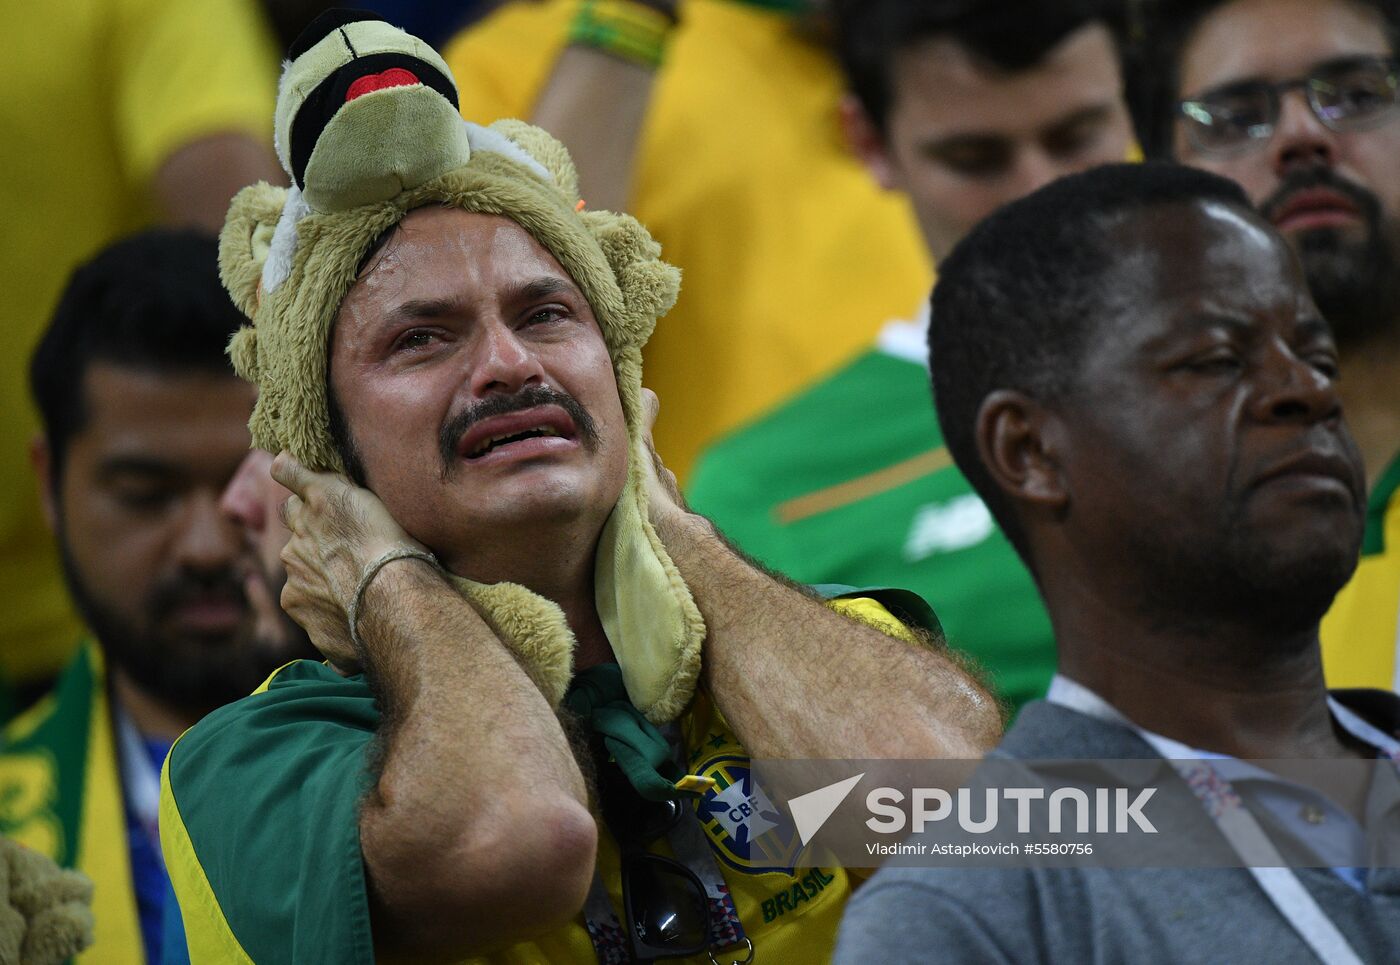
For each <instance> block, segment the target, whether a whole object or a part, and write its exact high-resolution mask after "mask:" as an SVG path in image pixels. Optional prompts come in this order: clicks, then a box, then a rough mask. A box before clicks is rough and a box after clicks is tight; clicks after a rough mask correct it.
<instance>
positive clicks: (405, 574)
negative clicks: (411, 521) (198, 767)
mask: <svg viewBox="0 0 1400 965" xmlns="http://www.w3.org/2000/svg"><path fill="white" fill-rule="evenodd" d="M273 475H274V477H275V478H276V479H277V480H278V481H279V482H281V483H282V484H283V485H284V486H286V487H287V488H288V489H290V490H292V491H293V493H295V494H296V495H295V496H293V497H292V499H290V500H289V501H288V508H287V510H286V512H285V515H286V517H287V522H288V524H289V528H290V529H291V530H292V534H293V535H292V539H291V541H290V542H289V543H288V544H287V548H286V550H284V552H283V560H284V561H285V562H286V564H287V570H288V581H287V587H286V589H285V591H284V593H283V597H282V599H283V605H284V607H285V608H286V609H287V612H288V613H290V614H291V615H292V616H293V617H295V618H296V619H297V621H298V622H299V623H301V624H302V626H304V627H306V629H307V631H308V632H309V633H311V635H312V639H313V641H314V642H315V643H316V644H317V646H318V647H319V648H320V649H321V650H322V652H323V653H325V654H326V655H327V657H329V658H330V659H331V661H332V663H333V664H335V665H336V666H337V667H341V668H344V669H346V670H349V669H354V666H353V665H354V664H359V665H361V666H363V668H364V671H365V674H366V676H367V677H368V678H369V680H370V681H371V684H372V686H373V687H374V690H375V694H376V697H377V700H378V703H379V706H380V711H381V714H382V721H383V723H382V724H381V727H380V730H379V733H378V735H377V741H378V753H377V755H375V756H376V758H377V760H378V762H379V766H378V767H377V769H376V770H377V773H376V774H375V775H374V778H375V780H374V783H373V786H372V787H371V789H370V791H369V792H368V793H367V794H366V796H365V798H364V800H363V803H362V805H361V808H360V816H359V820H360V849H361V852H362V854H363V857H364V864H365V869H366V872H367V877H368V887H369V892H370V895H369V898H370V908H371V915H372V922H373V931H374V938H375V947H376V950H377V951H378V952H381V953H383V954H386V955H394V956H397V955H407V956H411V957H413V958H414V960H418V961H426V960H443V961H456V960H460V959H462V958H465V957H469V956H471V955H474V954H480V953H481V952H483V951H487V950H490V949H491V948H494V947H499V946H501V945H504V944H508V943H510V942H512V941H517V940H520V939H523V938H527V937H529V936H531V935H535V934H539V933H541V932H544V931H548V930H549V929H550V928H552V927H554V926H556V925H558V924H562V923H563V922H565V921H567V920H569V919H570V918H572V917H574V916H575V915H576V914H577V913H578V911H579V909H580V908H581V907H582V905H583V899H584V896H585V895H586V894H587V890H588V886H589V883H590V881H591V879H592V874H593V862H594V854H595V851H596V845H597V829H596V825H595V823H594V820H593V818H592V815H591V814H590V812H589V809H588V792H587V787H586V785H585V782H584V780H583V777H582V775H581V773H580V771H579V768H578V765H577V763H576V762H575V760H574V758H573V755H572V753H571V752H570V749H569V745H568V741H567V739H566V737H565V735H564V732H563V729H562V727H561V726H560V724H559V721H558V719H557V718H556V716H555V714H554V712H553V710H552V709H551V708H550V706H549V704H548V703H547V702H546V700H545V698H544V696H543V695H542V694H541V693H540V691H539V690H538V689H537V688H536V687H535V685H534V684H533V683H532V682H531V681H530V679H529V677H528V676H527V675H526V674H525V672H524V670H522V669H521V667H520V666H519V664H517V663H516V660H515V658H514V657H513V656H512V654H511V653H510V651H509V650H507V649H506V647H505V645H504V644H502V643H501V641H500V640H499V639H498V638H497V636H496V635H495V633H494V632H493V631H492V630H491V629H490V627H489V626H488V625H487V624H486V623H485V621H483V620H482V618H481V617H480V616H479V615H478V614H477V612H476V611H475V610H474V609H473V608H472V607H471V606H470V605H469V604H468V603H467V602H466V601H465V600H464V599H463V598H462V597H461V596H460V595H459V594H458V593H457V592H456V590H455V589H454V588H453V587H452V586H450V585H449V584H448V583H447V581H446V580H445V579H444V578H443V577H442V576H441V574H440V573H439V571H437V570H436V569H435V568H433V567H432V566H431V565H430V564H428V563H426V562H423V561H421V560H415V559H403V560H397V561H394V562H391V563H389V564H387V565H385V566H384V567H383V568H382V569H381V570H379V572H378V573H377V575H375V576H373V578H372V579H371V580H370V581H369V583H368V585H367V587H366V590H365V595H364V598H363V602H362V604H361V607H360V610H359V614H360V616H359V620H358V630H359V637H360V640H359V644H358V646H356V645H352V644H351V643H350V641H349V639H348V633H347V622H346V613H347V611H348V609H349V605H350V602H351V600H352V598H353V594H354V593H355V590H356V587H357V586H358V584H359V582H360V580H361V579H362V577H363V575H364V574H365V572H366V567H367V566H368V565H369V564H370V563H371V562H372V561H375V560H377V559H379V558H380V557H381V555H382V554H384V553H385V552H387V551H389V550H391V549H394V548H397V547H405V546H409V547H416V546H417V544H415V543H414V542H413V540H412V539H411V538H410V537H409V536H408V535H407V534H406V533H404V532H403V531H402V530H401V529H400V528H399V527H398V524H397V523H395V522H394V521H393V519H392V518H391V517H390V516H389V514H388V512H387V510H385V509H384V507H383V505H382V504H381V503H380V502H379V501H378V499H376V498H375V497H374V495H373V494H372V493H370V492H368V491H367V490H364V489H359V488H357V487H355V486H353V485H351V484H350V483H349V482H348V481H347V480H345V479H344V478H343V477H340V476H334V475H330V474H325V473H312V472H310V471H308V470H306V469H305V468H303V467H301V466H300V465H299V464H297V463H296V462H295V460H293V459H291V457H290V456H288V455H286V454H283V455H282V456H279V457H278V459H277V461H276V462H275V463H274V465H273ZM419 548H421V547H419ZM347 778H348V776H347Z"/></svg>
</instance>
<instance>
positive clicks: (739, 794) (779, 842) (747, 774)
mask: <svg viewBox="0 0 1400 965" xmlns="http://www.w3.org/2000/svg"><path fill="white" fill-rule="evenodd" d="M695 773H697V774H700V775H701V776H703V777H708V778H711V779H712V780H713V781H714V782H715V783H714V787H713V788H711V789H710V790H709V791H707V792H706V793H705V796H704V797H703V798H701V799H700V800H699V801H698V802H697V804H696V810H697V811H698V813H699V816H700V825H701V827H703V828H704V829H705V833H706V834H707V835H709V838H710V844H711V845H712V846H713V848H714V850H715V851H716V852H717V853H718V854H719V856H720V858H721V859H722V860H723V861H724V863H725V864H727V865H729V866H730V867H731V868H734V869H735V870H737V871H742V872H744V873H746V874H761V873H764V872H769V871H777V872H781V873H783V874H792V871H793V867H794V863H795V859H796V857H797V854H798V852H799V851H801V850H802V842H801V841H800V840H799V838H798V836H797V829H796V828H795V827H794V826H793V824H792V821H791V819H789V818H788V817H787V816H786V815H784V814H782V813H781V812H780V811H779V810H778V808H777V807H775V806H774V805H773V802H772V801H770V800H769V799H768V796H767V795H766V794H764V793H763V789H762V788H761V787H759V786H758V784H757V783H756V782H755V781H754V779H753V773H752V771H751V768H750V762H749V759H748V758H747V757H744V756H742V755H738V754H722V755H717V756H714V757H710V758H708V759H706V760H705V761H704V763H702V764H700V765H699V766H698V767H697V768H696V769H695ZM760 835H762V836H763V843H762V847H755V846H754V839H755V838H757V837H759V836H760Z"/></svg>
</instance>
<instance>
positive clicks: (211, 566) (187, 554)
mask: <svg viewBox="0 0 1400 965" xmlns="http://www.w3.org/2000/svg"><path fill="white" fill-rule="evenodd" d="M220 495H221V494H220V493H219V492H218V491H216V490H212V489H208V490H206V489H200V490H199V491H198V492H195V493H192V494H191V495H190V496H189V499H188V502H187V504H186V507H185V512H184V514H183V517H182V519H181V521H180V531H179V533H178V534H177V535H176V538H175V542H174V546H173V547H172V551H173V553H174V555H175V560H174V562H175V563H176V564H177V565H178V566H180V567H181V568H183V569H186V570H193V571H196V572H203V573H212V572H215V571H218V570H221V569H224V568H226V567H228V566H230V565H232V564H233V563H234V561H235V560H237V559H238V558H239V556H240V555H241V554H242V552H243V547H244V540H243V538H242V531H241V530H240V528H239V525H238V523H237V522H236V521H235V520H234V519H232V518H230V517H229V516H227V515H226V514H225V513H224V511H223V508H222V506H221V500H220Z"/></svg>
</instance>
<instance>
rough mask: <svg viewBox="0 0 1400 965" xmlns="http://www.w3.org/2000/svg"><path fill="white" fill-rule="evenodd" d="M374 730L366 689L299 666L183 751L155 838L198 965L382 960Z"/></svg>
mask: <svg viewBox="0 0 1400 965" xmlns="http://www.w3.org/2000/svg"><path fill="white" fill-rule="evenodd" d="M378 723H379V714H378V711H377V710H376V709H375V704H374V697H373V694H372V693H371V692H370V688H369V686H368V684H367V683H366V682H365V680H364V678H363V677H358V676H357V677H349V678H346V677H341V676H339V675H338V674H336V673H335V671H333V670H331V669H330V668H329V667H327V666H325V665H323V664H319V663H315V662H313V661H307V660H301V661H295V662H293V663H290V664H288V665H287V666H285V667H283V668H282V669H281V670H279V671H277V672H276V673H275V674H273V675H272V676H271V677H270V678H268V680H267V682H266V683H264V684H263V686H262V687H260V688H259V689H258V690H257V691H256V692H254V693H253V694H252V695H251V696H248V697H245V698H244V699H243V700H240V701H237V702H235V703H233V704H229V705H228V706H225V707H222V708H220V709H219V710H217V711H215V712H214V713H212V714H210V715H209V716H208V717H206V718H205V719H204V720H202V721H200V722H199V723H198V724H197V725H195V726H194V727H193V728H191V729H190V730H189V731H187V732H186V733H185V734H184V735H183V736H182V737H181V738H180V740H179V741H177V742H176V744H175V746H174V748H172V750H171V752H170V756H169V757H168V758H167V759H166V763H165V768H164V770H163V772H162V774H161V807H160V836H161V846H162V849H163V851H164V853H165V860H166V865H167V868H168V870H169V873H170V880H171V884H172V885H173V886H174V889H175V894H176V897H177V898H178V899H179V903H180V911H181V915H182V918H183V921H184V927H185V934H186V937H187V939H188V941H189V950H190V960H191V962H193V963H194V965H199V963H201V962H220V963H224V962H256V963H258V965H274V963H279V962H297V963H314V962H327V963H331V962H334V963H337V965H354V963H366V965H368V963H372V962H373V961H374V944H373V940H372V937H371V934H370V919H369V903H368V897H367V890H366V882H365V872H364V863H363V860H362V858H361V855H360V833H359V804H360V799H361V797H362V796H363V794H364V792H365V789H366V788H367V787H368V785H369V767H368V761H367V754H368V751H369V746H370V743H371V741H372V740H373V739H374V734H375V729H376V727H377V726H378Z"/></svg>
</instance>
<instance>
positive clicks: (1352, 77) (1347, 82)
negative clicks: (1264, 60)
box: [1176, 57, 1400, 155]
mask: <svg viewBox="0 0 1400 965" xmlns="http://www.w3.org/2000/svg"><path fill="white" fill-rule="evenodd" d="M1398 87H1400V75H1397V65H1396V61H1395V60H1393V59H1390V58H1383V57H1349V58H1346V59H1344V60H1333V61H1328V62H1327V63H1325V64H1320V65H1319V66H1317V67H1315V68H1314V69H1313V70H1312V72H1311V73H1309V74H1308V75H1307V76H1306V77H1298V78H1294V79H1293V80H1285V81H1279V82H1278V83H1269V82H1268V81H1262V80H1250V81H1243V82H1241V83H1238V84H1228V85H1226V86H1224V87H1219V88H1216V89H1215V90H1212V91H1207V92H1206V93H1204V94H1202V95H1201V96H1200V97H1196V98H1192V99H1190V100H1183V101H1179V102H1178V103H1177V105H1176V109H1177V112H1178V113H1179V114H1180V115H1181V116H1182V117H1183V118H1184V119H1185V125H1186V133H1187V136H1188V137H1189V138H1190V140H1191V143H1192V145H1194V146H1195V147H1196V148H1197V149H1198V150H1200V151H1201V152H1202V153H1204V154H1215V155H1231V154H1239V153H1243V152H1245V151H1248V150H1250V149H1252V148H1255V147H1258V146H1260V145H1262V144H1265V143H1267V142H1268V140H1269V138H1271V137H1273V134H1274V129H1275V128H1276V127H1277V126H1278V119H1279V113H1280V111H1281V110H1282V98H1283V95H1284V94H1285V93H1286V92H1288V91H1290V90H1294V89H1298V90H1302V91H1303V93H1304V96H1305V98H1306V100H1307V103H1308V107H1309V109H1311V110H1312V112H1313V116H1315V117H1316V118H1317V119H1318V120H1319V121H1320V122H1322V124H1324V125H1325V126H1326V127H1328V128H1329V129H1331V130H1333V131H1339V132H1341V131H1362V130H1367V129H1369V128H1372V127H1377V126H1379V125H1381V124H1384V123H1385V122H1386V121H1388V120H1390V119H1391V118H1392V117H1393V116H1394V115H1395V113H1396V111H1395V106H1396V91H1397V88H1398Z"/></svg>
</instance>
